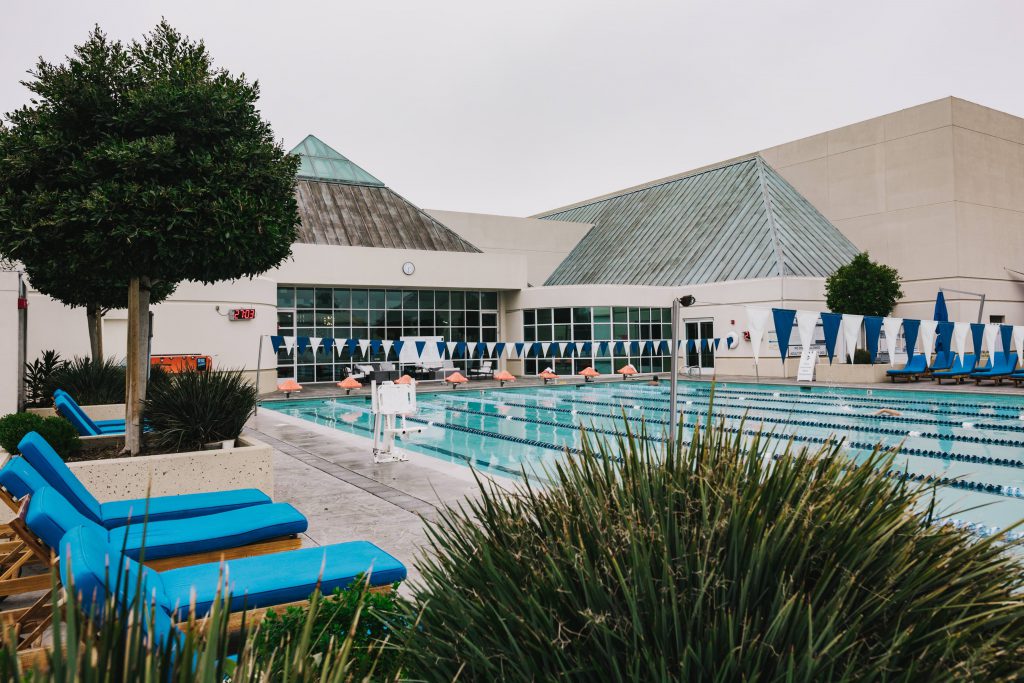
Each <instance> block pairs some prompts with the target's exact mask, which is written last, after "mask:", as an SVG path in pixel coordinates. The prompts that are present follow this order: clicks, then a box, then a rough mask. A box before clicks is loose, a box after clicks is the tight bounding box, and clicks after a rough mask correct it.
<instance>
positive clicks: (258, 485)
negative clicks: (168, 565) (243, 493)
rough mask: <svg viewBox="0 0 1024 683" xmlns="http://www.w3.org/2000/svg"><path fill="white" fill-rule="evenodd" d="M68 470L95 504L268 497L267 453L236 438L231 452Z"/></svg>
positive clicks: (81, 464) (146, 458) (141, 459)
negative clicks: (226, 494) (247, 492)
mask: <svg viewBox="0 0 1024 683" xmlns="http://www.w3.org/2000/svg"><path fill="white" fill-rule="evenodd" d="M68 466H69V467H70V468H71V469H72V470H73V471H74V473H75V474H76V475H77V476H78V478H79V479H81V480H82V483H83V484H85V486H86V488H88V489H89V491H91V492H92V494H93V495H94V496H96V497H97V498H98V499H99V500H100V502H106V501H109V500H121V499H125V498H144V497H146V494H147V491H148V493H149V495H152V496H173V495H180V494H184V493H203V492H205V491H224V490H227V489H241V488H255V489H260V490H261V491H263V492H264V493H266V494H267V495H268V496H271V497H273V495H274V463H273V450H272V449H271V447H270V446H268V445H267V444H265V443H262V442H260V441H257V440H256V439H253V438H249V437H244V436H243V437H239V439H238V441H237V444H236V446H235V447H234V448H226V449H217V450H210V451H189V452H186V453H168V454H164V455H142V456H138V457H135V458H113V459H109V460H90V461H85V462H73V463H69V464H68Z"/></svg>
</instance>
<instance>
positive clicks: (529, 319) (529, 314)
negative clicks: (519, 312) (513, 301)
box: [523, 308, 537, 325]
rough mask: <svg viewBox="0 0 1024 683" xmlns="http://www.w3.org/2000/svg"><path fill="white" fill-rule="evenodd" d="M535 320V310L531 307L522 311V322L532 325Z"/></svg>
mask: <svg viewBox="0 0 1024 683" xmlns="http://www.w3.org/2000/svg"><path fill="white" fill-rule="evenodd" d="M536 322H537V312H536V311H535V310H533V309H532V308H529V309H526V310H524V311H523V324H524V325H533V324H535V323H536Z"/></svg>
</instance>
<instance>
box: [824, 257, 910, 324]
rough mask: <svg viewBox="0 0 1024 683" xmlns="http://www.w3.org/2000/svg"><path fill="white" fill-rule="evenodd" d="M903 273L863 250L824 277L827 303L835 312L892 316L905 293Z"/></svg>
mask: <svg viewBox="0 0 1024 683" xmlns="http://www.w3.org/2000/svg"><path fill="white" fill-rule="evenodd" d="M901 284H902V280H901V279H900V274H899V273H898V272H897V271H896V269H895V268H893V267H892V266H887V265H885V264H883V263H877V262H875V261H872V260H871V258H870V257H869V256H868V253H867V252H866V251H865V252H861V253H860V254H857V255H856V256H854V257H853V260H852V261H850V262H849V263H847V264H846V265H845V266H841V267H840V268H839V269H838V270H836V272H834V273H832V274H831V275H830V276H829V277H828V279H827V280H825V303H826V305H827V306H828V308H829V310H830V311H833V312H835V313H852V314H854V315H883V316H884V315H889V314H890V313H892V309H893V307H894V306H895V305H896V302H897V301H899V300H900V298H901V297H902V296H903V289H902V287H901Z"/></svg>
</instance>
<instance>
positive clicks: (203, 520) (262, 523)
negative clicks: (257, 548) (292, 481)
mask: <svg viewBox="0 0 1024 683" xmlns="http://www.w3.org/2000/svg"><path fill="white" fill-rule="evenodd" d="M307 526H308V524H307V522H306V518H305V517H303V516H302V513H300V512H299V511H298V510H296V509H295V508H293V507H292V506H291V505H289V504H288V503H271V504H269V505H261V506H260V508H259V513H258V514H256V513H254V512H253V511H252V510H249V509H247V508H241V509H238V510H229V511H228V512H219V513H217V514H214V515H204V516H202V517H192V518H190V519H169V520H164V521H161V522H149V523H147V524H143V523H139V524H132V525H131V526H126V527H120V528H118V529H111V530H110V531H109V532H108V534H109V537H110V542H111V544H113V545H114V546H115V547H116V548H124V552H125V554H126V555H127V556H128V557H130V558H132V559H139V557H140V556H142V553H143V545H145V558H146V559H149V560H159V559H162V558H165V557H178V556H180V555H191V554H194V553H205V552H211V551H215V550H225V549H227V548H237V547H239V546H243V545H249V544H250V543H259V542H260V541H269V540H271V539H274V538H278V537H280V536H287V535H290V534H301V533H302V532H304V531H305V530H306V528H307Z"/></svg>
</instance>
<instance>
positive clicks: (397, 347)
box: [391, 339, 405, 358]
mask: <svg viewBox="0 0 1024 683" xmlns="http://www.w3.org/2000/svg"><path fill="white" fill-rule="evenodd" d="M404 346H405V342H404V341H402V340H401V339H399V340H398V341H396V342H395V343H394V344H392V345H391V348H392V349H394V351H395V357H396V358H401V357H402V348H403V347H404Z"/></svg>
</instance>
